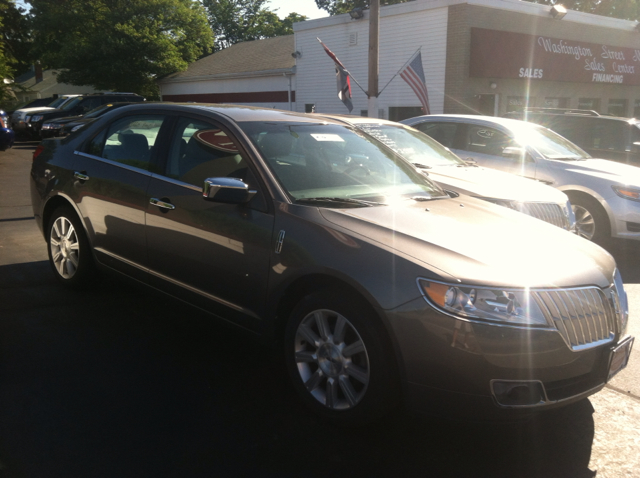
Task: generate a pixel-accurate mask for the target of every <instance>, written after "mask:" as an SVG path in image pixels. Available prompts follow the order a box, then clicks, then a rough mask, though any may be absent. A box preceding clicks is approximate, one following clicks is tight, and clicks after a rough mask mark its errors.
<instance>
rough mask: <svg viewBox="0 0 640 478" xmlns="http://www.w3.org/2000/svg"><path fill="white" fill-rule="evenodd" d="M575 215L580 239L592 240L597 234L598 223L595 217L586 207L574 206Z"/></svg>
mask: <svg viewBox="0 0 640 478" xmlns="http://www.w3.org/2000/svg"><path fill="white" fill-rule="evenodd" d="M571 207H572V208H573V213H574V214H575V216H576V229H577V231H578V235H579V236H580V237H584V238H585V239H589V240H592V239H593V236H594V235H595V233H596V222H595V219H594V217H593V215H592V214H591V213H590V212H589V211H588V210H587V209H585V208H584V207H582V206H580V205H576V204H572V205H571Z"/></svg>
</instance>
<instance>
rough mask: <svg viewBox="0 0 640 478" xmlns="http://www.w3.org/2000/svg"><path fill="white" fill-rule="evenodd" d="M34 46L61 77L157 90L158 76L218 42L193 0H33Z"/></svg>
mask: <svg viewBox="0 0 640 478" xmlns="http://www.w3.org/2000/svg"><path fill="white" fill-rule="evenodd" d="M29 3H30V4H31V6H32V8H31V12H30V13H31V15H32V17H33V31H34V45H35V47H34V51H35V53H36V56H37V57H38V58H40V59H41V60H42V62H43V64H46V65H48V66H49V67H50V68H59V69H62V70H63V71H62V72H61V73H60V75H59V76H58V81H60V82H62V83H71V84H74V85H91V86H93V87H95V88H96V89H101V90H112V91H131V92H135V93H140V94H142V95H145V96H147V97H150V98H154V97H156V96H157V91H158V90H157V85H156V83H155V81H156V79H157V78H159V77H161V76H164V75H167V74H169V73H173V72H176V71H182V70H185V69H186V68H187V66H188V65H189V63H191V62H193V61H195V60H196V59H197V58H198V57H200V56H202V55H203V54H204V53H207V52H209V51H210V49H211V47H212V46H213V35H212V32H211V29H210V28H209V26H208V24H207V17H206V14H205V11H204V9H203V8H202V6H201V5H200V4H199V3H198V2H195V1H193V0H92V1H86V0H29Z"/></svg>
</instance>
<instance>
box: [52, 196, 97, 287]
mask: <svg viewBox="0 0 640 478" xmlns="http://www.w3.org/2000/svg"><path fill="white" fill-rule="evenodd" d="M47 248H48V250H49V264H50V265H51V268H52V269H53V273H54V274H55V276H56V278H57V279H58V281H60V282H61V283H62V284H63V285H65V286H67V287H72V288H76V289H82V288H85V287H87V286H88V285H90V284H91V283H92V282H93V279H94V278H95V266H94V263H93V258H92V256H91V250H90V247H89V241H88V240H87V236H86V234H85V232H84V228H83V226H82V224H81V223H80V220H79V219H78V216H77V215H76V213H75V212H74V211H73V210H72V209H71V208H70V207H68V206H64V207H60V208H58V209H56V210H55V212H54V213H53V215H52V216H51V219H50V220H49V227H48V228H47Z"/></svg>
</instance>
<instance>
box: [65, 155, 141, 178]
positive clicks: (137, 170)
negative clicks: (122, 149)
mask: <svg viewBox="0 0 640 478" xmlns="http://www.w3.org/2000/svg"><path fill="white" fill-rule="evenodd" d="M73 154H77V155H78V156H83V157H85V158H89V159H95V160H96V161H100V162H102V163H105V164H110V165H111V166H117V167H119V168H122V169H127V170H129V171H133V172H135V173H140V174H144V175H145V176H149V177H151V176H153V174H152V173H151V172H150V171H147V170H146V169H140V168H136V167H135V166H129V165H128V164H122V163H118V162H117V161H112V160H111V159H106V158H101V157H100V156H94V155H92V154H88V153H83V152H81V151H74V152H73Z"/></svg>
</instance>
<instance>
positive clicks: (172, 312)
mask: <svg viewBox="0 0 640 478" xmlns="http://www.w3.org/2000/svg"><path fill="white" fill-rule="evenodd" d="M0 317H2V319H1V320H0V477H2V478H9V477H11V478H19V477H38V478H45V477H59V476H74V477H91V478H94V477H114V476H118V477H138V476H144V477H151V476H153V477H165V476H166V477H200V476H202V477H210V476H215V477H236V476H238V477H240V476H242V477H244V476H252V477H253V476H255V477H278V478H280V477H292V478H293V477H325V476H330V477H345V478H347V477H349V478H351V477H425V476H437V477H448V476H451V477H492V478H495V477H509V478H513V477H519V478H527V477H556V476H557V477H577V478H582V477H584V478H586V477H593V476H595V473H593V472H591V471H590V470H589V468H588V465H589V460H590V455H591V446H592V443H593V438H594V420H593V416H592V414H593V408H592V407H591V404H590V402H589V401H588V400H584V401H582V402H579V403H577V404H575V405H573V406H570V407H568V408H564V409H560V410H558V411H554V412H550V413H548V414H544V415H540V416H537V417H536V418H533V419H531V420H529V421H527V422H520V423H500V424H495V423H494V424H486V423H461V422H456V421H448V420H442V419H437V420H436V419H427V418H420V417H414V416H412V415H409V414H407V413H405V412H400V411H399V412H396V413H394V414H393V415H392V416H389V417H387V418H385V419H384V420H382V421H381V422H379V423H376V424H374V425H370V426H367V427H363V428H358V429H344V428H335V427H332V426H330V425H329V424H327V423H325V422H323V421H322V420H321V419H319V418H317V417H316V416H315V415H313V414H311V413H310V412H308V411H307V409H306V408H305V407H304V406H303V405H302V404H301V403H300V402H299V401H298V399H297V397H296V396H295V393H294V391H293V389H292V388H291V387H290V385H289V380H288V377H287V374H286V371H285V368H284V364H283V362H282V360H281V354H280V353H279V351H278V350H273V349H271V348H269V347H266V346H264V345H261V344H260V343H258V342H257V341H255V340H254V339H252V338H251V337H250V336H248V335H246V334H244V333H242V332H240V331H237V330H235V329H231V328H229V327H225V326H223V325H221V324H220V323H218V322H216V321H213V320H212V319H211V318H210V317H209V316H208V315H207V314H205V313H203V312H202V311H200V310H198V309H195V308H192V307H190V306H187V305H185V304H183V303H181V302H178V301H175V300H173V299H171V298H168V297H165V296H163V295H159V294H157V293H153V292H149V291H147V290H146V289H142V288H140V287H137V286H131V285H130V284H129V283H125V282H121V281H119V280H114V279H107V280H103V281H102V282H100V285H99V286H98V287H96V288H93V289H90V290H87V291H84V292H74V291H69V290H67V289H64V288H62V287H61V286H59V285H58V284H57V282H56V281H55V280H54V277H53V275H52V273H51V271H50V270H49V265H48V263H47V262H46V261H42V262H34V263H27V264H14V265H9V266H1V267H0ZM436 412H437V411H436Z"/></svg>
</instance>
